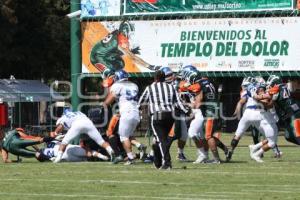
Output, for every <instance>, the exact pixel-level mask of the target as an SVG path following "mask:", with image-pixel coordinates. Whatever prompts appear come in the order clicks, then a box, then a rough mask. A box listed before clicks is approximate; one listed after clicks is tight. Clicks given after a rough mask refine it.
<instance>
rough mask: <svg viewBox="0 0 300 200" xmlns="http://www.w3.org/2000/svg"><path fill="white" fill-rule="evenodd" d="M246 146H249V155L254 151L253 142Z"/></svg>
mask: <svg viewBox="0 0 300 200" xmlns="http://www.w3.org/2000/svg"><path fill="white" fill-rule="evenodd" d="M248 147H249V151H250V155H251V154H254V152H255V150H254V145H253V144H250V145H249V146H248Z"/></svg>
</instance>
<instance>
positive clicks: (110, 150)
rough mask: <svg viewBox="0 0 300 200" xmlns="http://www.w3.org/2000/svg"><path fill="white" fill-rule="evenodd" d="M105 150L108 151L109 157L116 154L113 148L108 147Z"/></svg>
mask: <svg viewBox="0 0 300 200" xmlns="http://www.w3.org/2000/svg"><path fill="white" fill-rule="evenodd" d="M105 149H106V151H107V153H108V154H109V155H111V154H113V153H114V150H113V149H112V148H111V146H108V147H106V148H105Z"/></svg>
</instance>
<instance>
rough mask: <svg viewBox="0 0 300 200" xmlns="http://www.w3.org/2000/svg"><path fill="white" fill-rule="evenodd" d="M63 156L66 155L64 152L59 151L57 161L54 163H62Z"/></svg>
mask: <svg viewBox="0 0 300 200" xmlns="http://www.w3.org/2000/svg"><path fill="white" fill-rule="evenodd" d="M63 154H64V152H63V151H58V152H57V156H56V158H55V160H54V163H58V162H60V161H61V158H62V156H63Z"/></svg>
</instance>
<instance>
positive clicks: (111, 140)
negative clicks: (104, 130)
mask: <svg viewBox="0 0 300 200" xmlns="http://www.w3.org/2000/svg"><path fill="white" fill-rule="evenodd" d="M108 141H109V144H110V146H111V148H112V149H113V150H114V152H115V154H116V156H119V155H120V150H119V146H118V138H117V137H116V136H112V137H110V138H109V139H108Z"/></svg>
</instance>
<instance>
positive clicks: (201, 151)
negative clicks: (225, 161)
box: [197, 147, 208, 157]
mask: <svg viewBox="0 0 300 200" xmlns="http://www.w3.org/2000/svg"><path fill="white" fill-rule="evenodd" d="M197 151H198V155H199V156H203V157H207V154H208V152H207V151H205V149H204V148H203V147H201V148H198V149H197Z"/></svg>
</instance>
